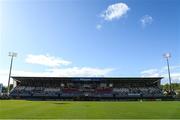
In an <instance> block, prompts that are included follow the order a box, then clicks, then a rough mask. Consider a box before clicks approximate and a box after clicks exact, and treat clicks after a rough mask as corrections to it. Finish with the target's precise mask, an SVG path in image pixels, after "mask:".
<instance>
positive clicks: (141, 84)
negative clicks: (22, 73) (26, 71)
mask: <svg viewBox="0 0 180 120" xmlns="http://www.w3.org/2000/svg"><path fill="white" fill-rule="evenodd" d="M12 78H13V80H14V83H15V84H16V86H15V87H14V88H13V90H12V91H11V92H10V96H11V97H13V98H47V99H49V98H56V99H79V100H80V99H89V100H92V99H95V100H96V99H122V98H150V99H154V98H155V99H156V98H161V97H164V95H163V91H162V90H161V89H160V80H161V79H162V78H161V77H153V78H152V77H151V78H147V77H146V78H142V77H139V78H138V77H136V78H116V77H112V78H111V77H109V78H104V77H103V78H101V77H95V78H94V77H93V78H90V77H83V78H82V77H12Z"/></svg>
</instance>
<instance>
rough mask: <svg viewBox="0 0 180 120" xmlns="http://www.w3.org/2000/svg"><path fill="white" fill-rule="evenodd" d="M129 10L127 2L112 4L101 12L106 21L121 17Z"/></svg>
mask: <svg viewBox="0 0 180 120" xmlns="http://www.w3.org/2000/svg"><path fill="white" fill-rule="evenodd" d="M129 10H130V8H129V7H128V6H127V4H125V3H116V4H112V5H109V6H108V8H107V9H106V10H105V11H104V12H103V13H102V14H101V17H102V18H103V19H104V20H106V21H112V20H114V19H119V18H121V17H122V16H124V15H125V14H126V13H127V12H128V11H129Z"/></svg>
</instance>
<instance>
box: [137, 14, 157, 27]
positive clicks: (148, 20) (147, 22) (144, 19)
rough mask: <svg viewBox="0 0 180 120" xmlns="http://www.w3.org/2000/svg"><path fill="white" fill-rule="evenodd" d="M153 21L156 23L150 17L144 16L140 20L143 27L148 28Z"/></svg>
mask: <svg viewBox="0 0 180 120" xmlns="http://www.w3.org/2000/svg"><path fill="white" fill-rule="evenodd" d="M153 21H154V20H153V18H152V17H151V16H150V15H144V16H143V17H142V18H141V19H140V22H141V25H142V27H146V26H147V25H150V24H152V22H153Z"/></svg>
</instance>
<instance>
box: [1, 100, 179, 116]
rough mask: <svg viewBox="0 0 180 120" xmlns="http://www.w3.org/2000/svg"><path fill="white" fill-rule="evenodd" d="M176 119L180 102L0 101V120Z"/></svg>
mask: <svg viewBox="0 0 180 120" xmlns="http://www.w3.org/2000/svg"><path fill="white" fill-rule="evenodd" d="M6 118H8V119H41V118H44V119H45V118H48V119H54V118H59V119H121V118H122V119H149V118H151V119H173V118H174V119H180V102H177V101H176V102H175V101H174V102H173V101H172V102H170V101H169V102H162V101H152V102H145V101H143V102H138V101H137V102H95V101H92V102H81V101H79V102H78V101H26V100H0V119H6Z"/></svg>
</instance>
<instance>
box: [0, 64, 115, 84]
mask: <svg viewBox="0 0 180 120" xmlns="http://www.w3.org/2000/svg"><path fill="white" fill-rule="evenodd" d="M111 71H113V69H111V68H91V67H69V68H52V69H47V71H43V72H32V71H23V70H14V71H12V76H31V77H42V76H43V77H102V76H106V75H108V74H109V73H110V72H111ZM8 73H9V71H8V70H0V83H3V85H7V81H8ZM11 83H12V80H11Z"/></svg>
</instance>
